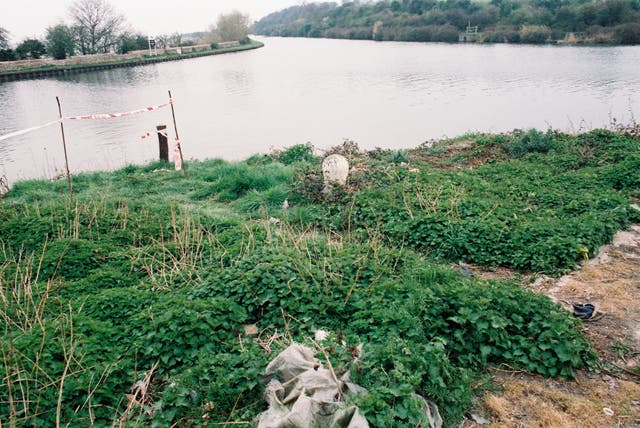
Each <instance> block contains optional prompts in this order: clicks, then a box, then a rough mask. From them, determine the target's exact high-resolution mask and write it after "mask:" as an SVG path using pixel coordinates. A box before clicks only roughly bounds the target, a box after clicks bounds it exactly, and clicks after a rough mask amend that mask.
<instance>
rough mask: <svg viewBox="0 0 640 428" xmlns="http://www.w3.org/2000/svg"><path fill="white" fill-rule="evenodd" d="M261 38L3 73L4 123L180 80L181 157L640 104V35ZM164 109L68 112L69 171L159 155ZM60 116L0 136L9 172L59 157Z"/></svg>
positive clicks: (561, 120) (34, 170) (540, 123)
mask: <svg viewBox="0 0 640 428" xmlns="http://www.w3.org/2000/svg"><path fill="white" fill-rule="evenodd" d="M264 41H265V43H266V46H265V47H264V48H262V49H259V50H255V51H249V52H242V53H236V54H229V55H221V56H212V57H203V58H197V59H193V60H187V61H179V62H169V63H161V64H155V65H148V66H143V67H131V68H122V69H113V70H107V71H102V72H93V73H85V74H79V75H73V76H65V77H59V78H50V79H42V80H30V81H21V82H11V83H0V135H2V134H5V133H8V132H12V131H15V130H18V129H23V128H27V127H30V126H33V125H36V124H39V123H44V122H47V121H50V120H52V119H55V118H57V115H58V112H57V105H56V102H55V97H56V96H59V97H60V98H61V100H62V106H63V109H64V112H65V114H66V115H81V114H93V113H112V112H123V111H129V110H136V109H139V108H141V107H145V106H148V105H157V104H162V103H164V102H166V101H167V99H168V93H167V90H172V92H173V95H174V98H175V107H176V114H177V120H178V127H179V131H180V135H181V138H182V141H183V148H184V153H185V156H186V157H187V158H198V159H204V158H209V157H223V158H226V159H239V158H244V157H246V156H249V155H251V154H253V153H256V152H266V151H268V150H269V148H270V147H275V148H281V147H285V146H290V145H293V144H298V143H305V142H307V141H310V142H312V143H313V144H315V145H317V146H319V147H328V146H332V145H335V144H338V143H340V142H341V141H342V140H343V139H344V138H349V139H353V140H354V141H356V142H357V143H358V144H359V145H360V147H363V148H374V147H386V148H402V147H411V146H415V145H418V144H420V143H422V142H424V141H425V140H429V139H433V138H440V137H443V136H455V135H459V134H462V133H464V132H467V131H506V130H511V129H513V128H527V127H537V128H543V129H544V128H546V127H548V126H552V127H554V128H559V129H561V130H577V129H578V128H581V129H589V128H594V127H601V126H605V125H607V124H608V122H609V120H610V117H611V116H614V117H616V118H618V119H619V120H622V121H624V120H628V119H629V115H630V112H635V113H636V114H638V111H640V98H639V97H640V96H638V95H636V94H638V93H640V74H639V73H637V64H639V63H640V47H606V48H603V47H554V46H510V45H447V44H434V43H378V42H367V41H344V40H317V39H279V38H266V39H265V40H264ZM159 124H166V125H169V129H172V126H171V113H170V110H169V109H163V110H159V111H155V112H152V113H148V114H143V115H138V116H135V117H130V118H121V119H114V120H105V121H82V122H75V121H73V122H71V121H67V122H66V123H65V127H66V128H65V129H66V134H67V138H68V145H69V157H70V163H71V169H72V170H73V171H84V170H93V169H110V168H117V167H120V166H122V165H124V164H126V163H141V162H145V161H148V160H152V159H155V158H156V157H157V143H156V141H155V139H154V138H151V139H144V140H143V139H141V138H140V136H141V135H143V134H145V133H146V132H147V131H152V130H154V129H155V126H156V125H159ZM63 159H64V158H63V156H62V149H61V142H60V129H59V127H57V126H53V127H50V128H47V129H43V130H39V131H37V132H34V133H32V134H28V135H25V136H21V137H17V138H13V139H10V140H6V141H2V142H0V175H1V174H6V175H7V176H8V177H9V178H10V180H12V181H13V180H15V179H16V178H26V177H34V176H42V175H45V176H51V175H52V174H55V173H57V172H59V171H61V170H62V169H63Z"/></svg>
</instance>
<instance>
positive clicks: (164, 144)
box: [156, 125, 169, 162]
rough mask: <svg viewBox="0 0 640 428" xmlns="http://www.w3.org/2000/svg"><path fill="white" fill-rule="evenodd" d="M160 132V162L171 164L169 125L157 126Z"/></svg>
mask: <svg viewBox="0 0 640 428" xmlns="http://www.w3.org/2000/svg"><path fill="white" fill-rule="evenodd" d="M156 130H157V131H158V147H159V149H160V160H161V161H165V162H169V140H168V139H167V125H158V126H156Z"/></svg>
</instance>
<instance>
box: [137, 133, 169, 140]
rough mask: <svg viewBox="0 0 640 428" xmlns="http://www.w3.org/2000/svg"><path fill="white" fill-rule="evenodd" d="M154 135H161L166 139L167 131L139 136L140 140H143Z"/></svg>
mask: <svg viewBox="0 0 640 428" xmlns="http://www.w3.org/2000/svg"><path fill="white" fill-rule="evenodd" d="M154 133H155V134H158V135H162V136H163V137H165V138H168V137H167V131H147V132H145V133H144V134H142V135H141V136H140V139H141V140H144V139H145V138H150V137H151V136H152V135H153V134H154Z"/></svg>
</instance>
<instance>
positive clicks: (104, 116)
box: [65, 100, 172, 120]
mask: <svg viewBox="0 0 640 428" xmlns="http://www.w3.org/2000/svg"><path fill="white" fill-rule="evenodd" d="M171 103H172V100H169V102H168V103H165V104H160V105H157V106H149V107H145V108H141V109H139V110H133V111H126V112H123V113H103V114H89V115H85V116H67V117H65V119H67V120H105V119H115V118H118V117H127V116H134V115H137V114H142V113H148V112H150V111H154V110H159V109H161V108H164V107H167V106H170V105H171Z"/></svg>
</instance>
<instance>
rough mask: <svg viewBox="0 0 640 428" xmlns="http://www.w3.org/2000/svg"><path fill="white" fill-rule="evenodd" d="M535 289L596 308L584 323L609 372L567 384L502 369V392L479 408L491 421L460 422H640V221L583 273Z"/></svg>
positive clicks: (498, 376)
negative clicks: (590, 318) (592, 305)
mask: <svg viewBox="0 0 640 428" xmlns="http://www.w3.org/2000/svg"><path fill="white" fill-rule="evenodd" d="M479 276H483V273H482V272H480V273H479ZM529 286H530V287H531V288H533V289H534V290H535V291H537V292H541V293H545V294H547V295H548V296H549V297H551V298H552V299H553V300H555V301H557V302H559V303H560V304H562V305H563V306H564V307H566V309H567V310H572V303H587V302H590V303H592V304H594V305H595V306H596V311H597V312H596V314H595V316H594V317H593V319H592V320H589V321H586V322H584V327H585V334H586V335H587V336H588V337H589V338H590V339H591V340H592V341H593V343H594V346H595V349H596V351H597V353H598V355H599V356H600V359H601V361H602V364H603V370H602V372H601V373H591V372H586V371H583V372H579V373H578V375H577V379H576V380H573V381H563V380H557V379H545V378H543V377H540V376H534V375H530V374H526V373H522V372H514V371H503V370H499V369H496V370H495V371H494V374H493V380H494V382H495V383H496V385H497V386H498V390H499V391H497V392H489V393H487V394H485V396H484V397H483V400H482V403H479V406H478V408H477V409H476V411H475V412H473V414H474V415H476V419H477V416H482V417H483V418H484V419H486V420H485V421H482V420H481V419H479V420H480V422H481V423H477V422H474V421H473V419H472V417H471V415H470V416H469V420H466V421H465V422H464V423H463V424H462V426H463V427H476V426H481V425H483V426H488V427H514V428H515V427H519V428H525V427H529V428H536V427H558V428H560V427H562V428H574V427H575V428H591V427H593V428H608V427H611V428H614V427H640V366H639V364H640V225H636V226H633V227H632V228H631V229H630V230H629V231H623V232H619V233H618V234H616V236H615V238H614V241H613V243H612V244H611V245H608V246H606V247H603V248H602V249H601V250H600V252H599V254H598V256H597V257H595V258H594V259H592V260H589V261H588V262H586V263H585V264H584V265H583V266H582V268H581V269H580V270H578V271H576V272H573V273H571V274H569V275H567V276H564V277H562V278H560V279H553V278H539V279H538V280H536V281H535V282H533V283H532V284H530V285H529Z"/></svg>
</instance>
